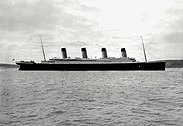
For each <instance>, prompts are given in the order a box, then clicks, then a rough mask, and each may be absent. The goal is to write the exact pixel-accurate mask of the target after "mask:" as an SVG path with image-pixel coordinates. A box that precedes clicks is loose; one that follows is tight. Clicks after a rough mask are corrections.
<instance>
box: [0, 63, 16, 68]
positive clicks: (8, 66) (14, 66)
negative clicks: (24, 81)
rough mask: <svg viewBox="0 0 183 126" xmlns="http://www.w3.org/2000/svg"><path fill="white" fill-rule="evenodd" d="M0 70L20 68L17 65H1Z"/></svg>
mask: <svg viewBox="0 0 183 126" xmlns="http://www.w3.org/2000/svg"><path fill="white" fill-rule="evenodd" d="M0 68H19V66H18V65H16V64H6V63H0Z"/></svg>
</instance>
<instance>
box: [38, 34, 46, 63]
mask: <svg viewBox="0 0 183 126" xmlns="http://www.w3.org/2000/svg"><path fill="white" fill-rule="evenodd" d="M39 38H40V40H41V48H42V52H43V57H44V61H46V56H45V52H44V47H43V42H42V41H43V40H42V37H41V35H39Z"/></svg>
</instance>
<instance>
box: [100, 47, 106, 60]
mask: <svg viewBox="0 0 183 126" xmlns="http://www.w3.org/2000/svg"><path fill="white" fill-rule="evenodd" d="M101 51H102V58H107V50H106V48H102V49H101Z"/></svg>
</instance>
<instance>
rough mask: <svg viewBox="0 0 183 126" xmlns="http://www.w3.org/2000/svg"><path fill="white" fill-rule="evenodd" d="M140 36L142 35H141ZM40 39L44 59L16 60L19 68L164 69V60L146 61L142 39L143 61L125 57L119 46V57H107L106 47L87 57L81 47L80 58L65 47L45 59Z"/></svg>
mask: <svg viewBox="0 0 183 126" xmlns="http://www.w3.org/2000/svg"><path fill="white" fill-rule="evenodd" d="M141 38H142V37H141ZM40 39H41V47H42V52H43V57H44V60H43V61H41V63H36V62H34V61H17V62H16V64H17V65H19V70H60V71H104V70H105V71H111V70H112V71H122V70H154V71H155V70H161V71H164V70H165V62H164V61H147V58H146V53H145V48H144V43H143V39H142V45H143V52H144V57H145V62H137V61H136V60H135V59H134V58H129V57H127V53H126V49H125V48H121V57H120V58H115V57H108V56H107V50H106V48H102V49H101V53H102V58H100V59H89V58H88V56H87V50H86V48H81V53H82V58H73V59H72V58H69V57H67V51H66V48H61V53H62V58H52V59H49V60H46V56H45V52H44V47H43V43H42V38H41V36H40Z"/></svg>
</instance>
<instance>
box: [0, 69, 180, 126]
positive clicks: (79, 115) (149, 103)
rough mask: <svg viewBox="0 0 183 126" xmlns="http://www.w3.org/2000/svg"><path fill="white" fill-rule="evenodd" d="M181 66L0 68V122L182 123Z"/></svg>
mask: <svg viewBox="0 0 183 126" xmlns="http://www.w3.org/2000/svg"><path fill="white" fill-rule="evenodd" d="M182 84H183V69H166V71H117V72H116V71H111V72H108V71H96V72H89V71H88V72H87V71H84V72H82V71H80V72H71V71H70V72H67V71H54V72H53V71H17V70H16V69H8V70H1V71H0V125H2V126H3V125H17V126H18V125H26V126H32V125H41V126H44V125H50V126H51V125H59V126H62V125H119V126H121V125H125V126H126V125H129V126H131V125H162V126H163V125H180V126H181V125H182V124H183V85H182Z"/></svg>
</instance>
